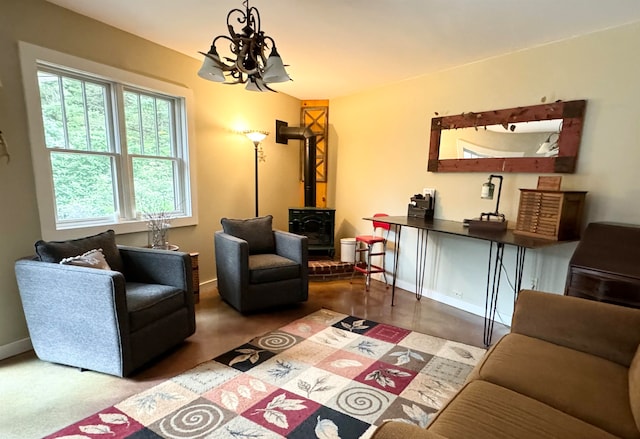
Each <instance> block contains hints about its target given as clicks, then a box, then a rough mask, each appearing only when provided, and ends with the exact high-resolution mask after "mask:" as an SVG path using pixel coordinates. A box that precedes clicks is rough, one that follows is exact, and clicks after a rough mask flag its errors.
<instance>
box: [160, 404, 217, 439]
mask: <svg viewBox="0 0 640 439" xmlns="http://www.w3.org/2000/svg"><path fill="white" fill-rule="evenodd" d="M223 420H224V414H223V413H222V411H221V410H220V409H219V408H218V407H216V406H215V405H213V404H196V405H190V406H187V407H184V408H182V409H181V410H178V411H177V412H176V413H175V414H173V415H172V416H171V417H170V418H165V419H163V420H162V422H161V423H160V430H161V431H162V433H163V434H164V435H165V437H168V438H176V439H177V438H184V437H190V438H199V437H204V436H206V435H208V434H209V433H211V432H212V431H213V430H215V429H216V428H218V426H219V425H220V423H221V422H222V421H223Z"/></svg>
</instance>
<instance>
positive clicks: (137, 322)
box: [126, 282, 186, 332]
mask: <svg viewBox="0 0 640 439" xmlns="http://www.w3.org/2000/svg"><path fill="white" fill-rule="evenodd" d="M126 289H127V309H128V310H129V325H130V327H131V331H132V332H134V331H137V330H138V329H140V328H143V327H145V326H147V325H148V324H150V323H153V322H155V321H157V320H160V319H162V318H163V317H165V316H167V315H169V314H171V313H173V312H175V311H178V310H179V309H180V308H183V307H185V306H186V304H185V295H184V292H183V291H182V290H181V289H180V288H176V287H172V286H170V285H157V284H141V283H137V282H127V286H126Z"/></svg>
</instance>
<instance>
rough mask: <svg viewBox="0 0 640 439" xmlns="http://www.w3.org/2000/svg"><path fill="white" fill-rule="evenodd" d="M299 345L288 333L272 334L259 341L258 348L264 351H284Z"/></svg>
mask: <svg viewBox="0 0 640 439" xmlns="http://www.w3.org/2000/svg"><path fill="white" fill-rule="evenodd" d="M296 343H297V340H296V338H295V337H294V336H293V335H291V334H287V333H286V332H271V333H269V334H268V335H266V336H264V337H260V338H259V339H258V341H257V344H258V346H260V347H261V348H263V349H274V350H283V349H288V348H290V347H291V346H293V345H295V344H296Z"/></svg>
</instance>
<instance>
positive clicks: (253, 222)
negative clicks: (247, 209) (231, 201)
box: [214, 215, 309, 313]
mask: <svg viewBox="0 0 640 439" xmlns="http://www.w3.org/2000/svg"><path fill="white" fill-rule="evenodd" d="M221 222H222V227H223V230H222V231H217V232H215V234H214V244H215V256H216V268H217V274H218V292H219V293H220V296H221V297H222V298H223V299H224V300H225V301H226V302H227V303H229V304H230V305H231V306H232V307H234V308H235V309H236V310H238V311H240V312H242V313H247V312H252V311H258V310H262V309H266V308H272V307H276V306H280V305H287V304H292V303H296V302H303V301H306V300H307V299H308V298H309V275H308V262H307V261H308V238H307V237H306V236H301V235H295V234H293V233H289V232H283V231H279V230H272V225H271V224H272V216H271V215H269V216H266V217H259V218H252V219H246V220H233V219H227V218H223V219H222V221H221Z"/></svg>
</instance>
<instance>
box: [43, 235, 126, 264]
mask: <svg viewBox="0 0 640 439" xmlns="http://www.w3.org/2000/svg"><path fill="white" fill-rule="evenodd" d="M35 247H36V254H37V255H38V257H39V258H40V260H41V261H43V262H53V263H56V264H57V263H58V262H60V261H61V260H63V259H64V258H71V257H73V256H77V255H81V254H83V253H86V252H88V251H89V250H93V249H97V248H101V249H102V252H103V253H104V256H105V259H106V260H107V263H108V264H109V266H110V267H111V269H112V270H116V271H119V272H121V273H122V271H123V267H124V266H123V263H122V258H121V257H120V250H118V246H117V245H116V234H115V232H114V231H113V230H107V231H106V232H102V233H98V234H97V235H93V236H87V237H85V238H79V239H71V240H68V241H48V242H47V241H42V240H40V241H38V242H36V244H35Z"/></svg>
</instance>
